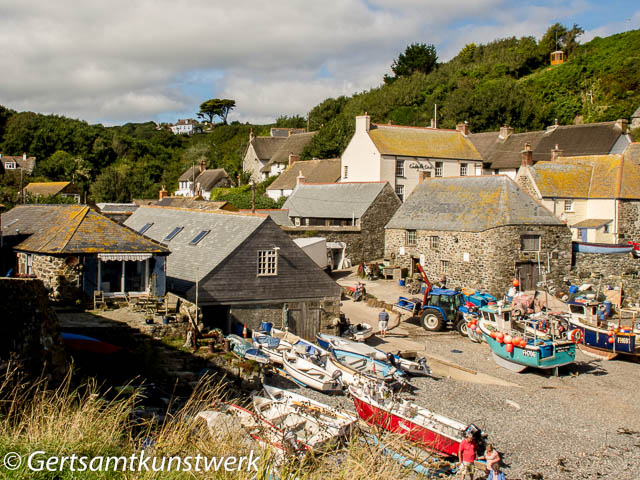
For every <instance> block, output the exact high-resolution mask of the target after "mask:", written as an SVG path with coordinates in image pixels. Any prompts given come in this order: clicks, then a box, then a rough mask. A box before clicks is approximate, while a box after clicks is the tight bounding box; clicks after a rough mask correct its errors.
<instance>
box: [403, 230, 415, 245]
mask: <svg viewBox="0 0 640 480" xmlns="http://www.w3.org/2000/svg"><path fill="white" fill-rule="evenodd" d="M416 243H417V238H416V231H415V230H407V236H406V238H405V244H406V245H415V244H416Z"/></svg>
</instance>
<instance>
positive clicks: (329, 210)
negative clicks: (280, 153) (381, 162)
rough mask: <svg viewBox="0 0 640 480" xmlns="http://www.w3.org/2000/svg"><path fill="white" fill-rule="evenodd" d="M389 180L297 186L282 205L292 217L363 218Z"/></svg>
mask: <svg viewBox="0 0 640 480" xmlns="http://www.w3.org/2000/svg"><path fill="white" fill-rule="evenodd" d="M386 184H387V182H350V183H347V182H345V183H323V184H308V183H306V184H302V185H298V186H297V187H296V189H295V190H294V191H293V193H292V194H291V195H290V196H289V198H288V199H287V201H286V202H285V203H284V205H283V206H282V208H283V209H288V210H289V217H304V218H352V217H354V218H360V217H362V215H364V213H365V212H366V211H367V210H368V209H369V207H370V206H371V204H372V203H373V201H374V200H375V199H376V198H377V197H378V195H379V194H380V192H382V189H383V188H384V186H385V185H386Z"/></svg>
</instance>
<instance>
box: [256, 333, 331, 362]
mask: <svg viewBox="0 0 640 480" xmlns="http://www.w3.org/2000/svg"><path fill="white" fill-rule="evenodd" d="M252 340H253V344H254V346H255V347H257V348H258V349H260V350H261V351H262V352H264V353H265V355H267V356H268V357H269V359H270V360H271V361H272V362H274V363H277V364H279V365H282V364H283V363H284V362H283V358H282V357H283V355H284V354H285V353H287V352H292V351H293V352H295V353H296V354H298V355H300V356H311V357H320V358H326V357H328V356H329V352H328V351H326V350H324V349H322V348H321V347H319V346H318V345H314V344H313V343H311V342H309V341H307V340H305V339H304V338H300V337H299V336H297V335H294V334H293V333H291V332H287V331H285V330H278V329H277V328H272V329H271V330H270V331H269V333H267V332H265V331H256V332H253V334H252Z"/></svg>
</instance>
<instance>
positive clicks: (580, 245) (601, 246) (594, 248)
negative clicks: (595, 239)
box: [573, 242, 633, 254]
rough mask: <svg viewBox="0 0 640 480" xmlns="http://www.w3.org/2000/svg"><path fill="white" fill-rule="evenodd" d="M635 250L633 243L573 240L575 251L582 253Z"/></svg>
mask: <svg viewBox="0 0 640 480" xmlns="http://www.w3.org/2000/svg"><path fill="white" fill-rule="evenodd" d="M631 250H633V245H628V244H617V245H616V244H608V243H587V242H573V251H574V252H581V253H617V254H621V253H622V254H624V253H629V252H631Z"/></svg>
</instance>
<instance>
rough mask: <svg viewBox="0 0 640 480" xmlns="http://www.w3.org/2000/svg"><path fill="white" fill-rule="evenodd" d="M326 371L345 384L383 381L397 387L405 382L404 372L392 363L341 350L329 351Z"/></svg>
mask: <svg viewBox="0 0 640 480" xmlns="http://www.w3.org/2000/svg"><path fill="white" fill-rule="evenodd" d="M327 371H328V372H330V373H331V374H332V375H335V376H337V377H338V378H340V380H341V381H342V383H343V384H344V385H345V386H348V385H359V384H360V383H361V382H363V381H373V382H376V383H383V384H386V385H389V386H392V387H399V386H400V385H402V384H403V383H405V382H406V379H405V378H404V377H405V374H404V372H402V371H401V370H398V369H397V368H395V367H394V366H393V365H390V364H389V363H386V362H381V361H379V360H375V359H373V358H371V357H369V356H367V355H361V354H358V353H353V352H345V351H343V350H334V351H333V352H331V355H330V356H329V359H328V361H327Z"/></svg>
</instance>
